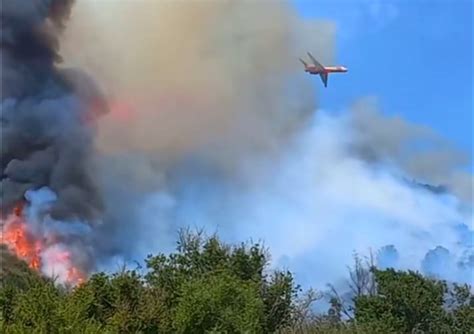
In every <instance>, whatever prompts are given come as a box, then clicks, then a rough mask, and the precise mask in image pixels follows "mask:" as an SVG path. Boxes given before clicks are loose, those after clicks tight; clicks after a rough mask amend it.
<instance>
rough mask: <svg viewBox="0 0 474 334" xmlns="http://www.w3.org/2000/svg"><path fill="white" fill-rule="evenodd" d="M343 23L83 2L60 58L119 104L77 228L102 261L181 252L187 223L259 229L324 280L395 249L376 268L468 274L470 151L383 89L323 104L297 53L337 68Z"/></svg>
mask: <svg viewBox="0 0 474 334" xmlns="http://www.w3.org/2000/svg"><path fill="white" fill-rule="evenodd" d="M131 13H133V15H130V14H131ZM334 32H335V29H334V26H333V24H332V23H330V22H311V21H302V20H301V19H299V18H298V16H297V14H296V12H295V11H294V9H293V8H292V6H291V5H290V4H289V3H284V2H278V3H272V4H271V5H270V4H269V3H265V2H259V3H256V2H249V1H232V2H231V1H209V2H169V1H133V2H131V1H130V2H126V1H121V2H118V1H100V2H99V1H87V0H85V1H81V2H80V3H78V4H77V6H76V7H75V8H74V11H73V15H72V17H71V21H70V25H69V26H68V29H67V30H66V31H65V34H64V35H63V38H62V40H61V45H62V47H61V54H62V56H63V57H64V60H65V63H66V64H67V65H73V66H77V67H80V68H84V69H87V70H88V71H89V72H90V73H94V76H95V78H96V79H97V80H98V82H99V83H100V84H101V87H103V88H104V90H105V95H106V98H107V100H108V102H109V105H110V114H108V115H107V116H106V117H104V118H101V119H100V120H99V121H98V129H99V136H98V138H97V140H96V141H95V147H94V149H95V150H92V151H94V154H92V155H90V158H91V166H90V168H89V169H88V170H90V171H93V179H94V181H95V182H94V184H95V186H96V187H97V191H98V195H99V198H101V199H102V200H103V209H104V210H103V211H101V212H102V215H101V218H102V219H101V224H96V225H94V226H93V229H92V230H90V231H89V232H87V234H86V235H87V237H84V236H83V237H82V238H84V240H88V241H87V245H88V246H89V248H88V249H89V250H90V252H91V253H92V254H94V258H95V259H97V261H98V266H99V268H110V266H112V268H113V269H115V268H116V267H117V261H119V260H121V259H123V260H126V261H133V260H140V259H142V258H143V257H144V256H146V255H147V254H148V253H150V252H157V251H168V250H171V249H172V248H173V246H174V240H175V237H176V231H177V229H178V228H180V227H186V226H192V227H205V228H206V229H207V231H209V232H214V231H217V232H218V233H219V234H220V235H221V236H222V237H223V238H224V239H226V240H228V241H241V240H242V239H248V238H253V239H254V240H255V239H263V240H264V242H265V244H266V245H267V246H269V247H270V250H271V252H272V254H273V256H274V258H273V264H276V265H283V266H288V267H289V269H291V270H293V271H295V272H296V274H297V277H298V279H299V280H300V281H302V282H303V283H304V284H308V285H313V286H315V287H321V286H323V285H324V284H326V283H327V282H331V281H335V280H338V279H340V278H341V277H343V276H344V275H345V270H346V269H345V268H346V265H348V264H351V257H352V252H353V251H359V252H363V253H364V252H366V251H368V249H369V248H371V249H373V250H377V249H379V248H381V247H384V246H387V247H385V248H383V249H384V250H385V252H387V251H388V250H391V251H392V253H393V252H395V253H396V254H397V256H389V255H390V254H388V255H387V253H381V255H380V256H379V258H380V261H381V262H383V261H385V262H387V261H388V262H391V263H392V264H391V265H394V266H397V267H400V268H413V269H420V270H424V271H429V272H431V273H434V274H437V275H441V276H442V277H446V278H449V279H454V280H461V281H466V280H467V281H469V280H471V278H470V277H469V275H468V273H469V265H472V261H471V262H469V259H470V258H472V229H473V226H472V175H471V174H468V173H465V172H463V171H462V169H460V167H462V166H463V164H464V163H465V161H466V159H469V157H468V156H467V155H466V154H464V153H463V152H458V151H457V150H455V149H453V148H452V147H450V146H449V144H448V143H446V142H445V141H443V140H442V139H440V138H438V137H437V136H436V135H435V134H433V133H432V132H431V131H430V130H429V129H425V128H423V127H420V126H417V125H414V124H410V123H407V122H406V121H404V120H402V119H396V118H387V117H386V116H384V115H383V114H382V113H381V112H380V111H379V110H378V107H377V105H376V103H375V102H374V101H373V100H372V99H361V100H360V101H359V102H358V103H356V104H355V105H354V106H350V107H348V108H347V109H348V110H346V111H345V112H344V113H343V114H342V115H334V114H331V113H329V112H327V111H323V110H318V107H317V105H316V103H315V102H314V97H313V95H314V93H313V91H314V87H312V85H311V84H310V80H308V78H307V77H306V76H304V73H302V71H301V68H300V67H299V65H300V64H299V63H298V62H297V57H298V56H300V55H301V54H302V53H303V52H305V51H306V48H307V49H308V50H312V51H313V50H314V51H313V52H314V54H315V56H316V57H318V58H320V59H321V61H323V62H325V63H330V62H331V59H332V50H333V44H334ZM81 91H84V90H81ZM83 94H84V93H83ZM317 110H318V111H317ZM316 111H317V112H316ZM91 138H92V137H91ZM420 143H421V145H420ZM84 147H88V148H91V147H90V146H84ZM415 147H417V149H414V148H415ZM440 147H442V148H443V149H442V150H440V149H439V148H440ZM417 180H418V181H420V182H422V183H428V184H430V183H432V184H434V185H438V184H442V185H444V186H446V187H447V189H448V190H449V191H448V192H444V191H438V190H436V188H430V187H427V186H424V185H422V184H419V183H417V182H415V181H417ZM53 191H55V192H57V190H56V189H53ZM40 194H43V195H45V194H46V193H44V192H40ZM58 198H60V196H58ZM94 202H95V201H94ZM38 203H44V200H43V201H38ZM86 203H87V202H86ZM75 226H76V225H75ZM390 245H393V246H392V248H390V247H391V246H390ZM438 246H441V247H444V248H443V249H446V250H448V252H449V255H448V256H446V254H445V253H446V252H443V251H440V250H437V249H439V248H436V247H438ZM394 249H395V251H394ZM430 251H431V252H430ZM428 252H429V254H428V255H427V253H428ZM384 254H385V255H384ZM392 255H393V254H392ZM443 261H444V262H445V261H451V262H452V263H453V266H452V267H451V268H454V269H455V270H451V271H450V272H447V271H446V270H444V269H443V267H440V266H437V263H438V262H443ZM444 262H443V263H444ZM459 262H460V264H459ZM469 263H471V264H469Z"/></svg>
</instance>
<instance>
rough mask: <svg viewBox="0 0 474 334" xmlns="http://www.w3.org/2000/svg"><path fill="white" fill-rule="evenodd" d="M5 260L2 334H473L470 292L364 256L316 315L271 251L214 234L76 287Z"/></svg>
mask: <svg viewBox="0 0 474 334" xmlns="http://www.w3.org/2000/svg"><path fill="white" fill-rule="evenodd" d="M1 261H2V263H1V266H2V271H1V272H0V274H1V286H0V326H1V327H0V328H1V332H3V333H48V334H49V333H474V331H473V328H474V296H473V294H472V293H471V290H470V287H469V286H461V285H448V284H447V283H446V282H443V281H438V280H432V279H429V278H427V277H423V276H422V275H420V274H419V273H416V272H403V271H395V270H392V269H388V270H378V269H376V268H374V267H369V266H366V265H364V264H363V263H362V262H361V261H360V260H359V259H357V258H356V265H355V267H354V268H353V270H352V271H351V272H350V275H349V282H350V287H351V290H352V298H351V300H349V302H347V301H346V299H345V298H342V297H340V295H339V294H338V292H337V291H336V289H332V292H331V293H330V301H331V303H330V304H331V307H330V308H329V310H328V311H327V312H326V313H325V314H315V313H314V312H312V311H311V310H312V308H311V305H312V303H313V302H314V301H315V300H317V299H318V298H321V297H322V294H320V293H315V292H313V291H309V292H305V293H304V292H303V291H301V289H300V288H299V287H298V285H297V284H296V283H295V282H294V279H293V276H292V274H291V273H290V272H287V271H270V269H269V268H268V254H267V252H266V251H265V249H264V248H263V247H261V246H260V245H259V244H240V245H226V244H224V243H223V242H221V241H220V240H219V239H218V238H217V237H215V236H213V237H204V236H202V235H201V234H190V233H187V232H184V233H182V234H180V238H179V241H178V244H177V248H176V251H175V252H174V253H172V254H169V255H165V254H158V255H155V256H149V257H148V258H147V259H146V266H147V268H146V270H141V269H140V268H138V269H136V270H128V269H123V270H121V271H119V272H117V273H115V274H112V275H108V274H105V273H98V274H95V275H93V276H92V277H91V278H90V279H89V280H88V281H87V282H85V283H83V284H82V285H80V286H79V287H76V288H73V289H72V288H67V287H64V286H59V285H57V284H54V282H53V281H52V280H50V279H47V278H44V277H41V276H40V275H38V274H36V273H34V272H31V271H30V270H29V269H28V267H27V266H26V264H24V263H22V262H20V261H18V260H16V259H15V258H13V257H12V256H11V255H9V254H8V253H7V252H6V250H5V249H2V253H1ZM314 274H315V275H317V274H318V270H317V268H314Z"/></svg>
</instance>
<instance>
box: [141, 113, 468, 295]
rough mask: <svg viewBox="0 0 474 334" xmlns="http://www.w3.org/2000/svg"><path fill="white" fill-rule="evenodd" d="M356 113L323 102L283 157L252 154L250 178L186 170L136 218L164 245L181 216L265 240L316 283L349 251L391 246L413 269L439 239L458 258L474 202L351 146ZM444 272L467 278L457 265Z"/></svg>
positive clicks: (234, 237)
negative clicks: (337, 111) (329, 108)
mask: <svg viewBox="0 0 474 334" xmlns="http://www.w3.org/2000/svg"><path fill="white" fill-rule="evenodd" d="M351 116H353V114H352V115H351V114H349V115H347V114H346V115H340V116H333V115H331V114H330V113H328V112H324V111H320V112H319V113H318V114H317V115H315V118H314V120H313V122H312V123H311V124H309V125H308V127H307V128H306V129H305V130H304V131H303V132H302V133H300V134H299V135H297V136H296V138H295V140H294V142H293V143H292V144H291V145H289V146H288V147H286V148H283V149H282V154H281V155H280V156H279V157H278V158H277V159H275V158H268V159H265V158H263V159H260V161H255V160H253V161H248V163H247V164H246V166H245V167H243V168H242V170H241V177H242V179H243V180H244V182H240V183H238V184H236V183H234V182H232V181H230V182H227V181H225V180H220V179H219V177H214V178H212V179H210V180H206V181H203V180H202V178H200V177H199V176H198V175H195V174H194V175H193V172H189V173H185V175H184V176H183V177H184V179H183V180H181V181H180V182H181V183H182V184H186V186H185V187H184V188H179V187H178V189H177V190H176V191H175V192H168V193H163V192H161V194H160V193H157V195H153V196H150V197H149V198H148V200H147V201H145V202H144V203H143V208H142V210H143V211H144V212H146V214H145V215H144V217H145V218H144V219H143V220H138V221H137V222H138V223H139V222H140V221H142V222H143V224H146V225H145V226H146V231H147V232H146V233H147V234H149V235H150V232H151V231H153V230H154V229H156V233H151V235H153V236H161V237H163V238H164V239H161V238H160V239H159V240H167V238H168V240H167V241H166V244H168V245H169V243H170V240H172V239H171V238H173V237H174V235H173V233H171V234H170V233H169V232H168V233H166V232H165V233H164V231H163V228H164V226H177V224H180V225H181V226H187V225H191V226H196V227H200V226H204V227H206V228H207V230H208V231H211V232H213V231H215V230H216V229H217V232H218V233H219V234H220V235H221V236H222V237H223V238H224V239H226V240H228V241H239V240H242V239H249V238H252V239H254V240H260V239H261V240H264V242H265V244H266V245H267V246H268V247H269V248H270V250H271V253H272V254H273V263H274V264H276V265H285V266H288V267H289V269H291V270H294V271H296V274H297V276H298V277H299V278H300V279H301V280H302V281H304V283H306V284H309V285H313V286H316V287H322V286H324V284H326V283H328V282H331V281H334V280H337V279H340V278H341V277H343V276H344V275H345V273H346V266H347V265H350V264H352V254H353V251H358V252H361V253H363V254H366V253H367V252H368V251H369V249H372V250H374V251H376V250H377V249H379V248H381V247H383V246H385V245H394V246H395V248H396V249H397V250H398V252H399V255H400V256H399V260H398V263H397V267H399V268H410V269H417V270H421V269H423V268H422V266H421V265H422V261H423V258H424V257H425V255H426V253H427V252H428V251H429V250H431V249H434V248H435V247H437V246H442V247H444V248H446V249H449V251H450V252H451V254H452V255H453V256H454V257H455V258H456V259H457V260H460V259H461V257H462V256H463V254H464V252H465V251H467V250H468V249H469V245H466V244H462V243H461V238H460V235H459V233H458V230H457V228H458V226H460V225H462V224H464V225H465V226H468V230H469V231H471V232H472V219H473V217H472V211H468V212H463V211H461V210H460V203H461V202H460V200H459V199H458V198H456V197H455V196H453V195H450V194H437V193H435V192H433V191H431V190H429V189H427V188H424V187H422V186H420V185H417V184H410V183H408V182H407V181H405V180H404V177H403V176H404V172H403V171H401V170H400V169H399V168H398V167H397V166H396V165H392V166H390V165H386V164H377V165H374V164H372V163H368V162H366V161H364V160H363V159H361V158H359V157H358V156H357V155H355V154H353V151H352V149H351V145H352V144H353V143H354V142H355V140H356V133H355V130H354V127H353V124H354V123H353V122H354V119H351ZM152 221H154V222H156V223H155V224H154V225H153V223H152ZM170 221H171V222H170ZM151 238H153V239H154V237H151ZM144 241H145V243H146V238H144ZM150 244H152V242H150ZM155 244H156V243H155ZM159 248H160V245H158V247H157V249H156V250H159ZM441 275H442V276H443V277H444V278H451V279H456V280H461V281H470V277H469V276H468V275H466V272H463V271H461V270H459V271H458V272H451V271H448V269H446V270H445V271H444V272H442V273H441Z"/></svg>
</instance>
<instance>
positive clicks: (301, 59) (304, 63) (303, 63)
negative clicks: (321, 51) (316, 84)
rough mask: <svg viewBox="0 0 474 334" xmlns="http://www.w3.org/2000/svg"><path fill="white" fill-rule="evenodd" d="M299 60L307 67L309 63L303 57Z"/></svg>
mask: <svg viewBox="0 0 474 334" xmlns="http://www.w3.org/2000/svg"><path fill="white" fill-rule="evenodd" d="M299 60H300V62H302V63H303V65H304V67H307V66H308V64H306V62H305V61H304V60H303V59H301V58H299Z"/></svg>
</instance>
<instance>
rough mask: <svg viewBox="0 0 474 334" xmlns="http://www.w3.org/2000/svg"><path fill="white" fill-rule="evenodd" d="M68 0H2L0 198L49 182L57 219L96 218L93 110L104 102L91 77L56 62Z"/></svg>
mask: <svg viewBox="0 0 474 334" xmlns="http://www.w3.org/2000/svg"><path fill="white" fill-rule="evenodd" d="M73 3H74V1H73V0H41V1H39V0H38V1H33V0H21V1H19V0H5V1H2V6H1V61H2V74H1V77H2V81H1V109H0V121H1V155H0V157H1V160H0V161H1V169H2V178H1V202H0V203H1V204H0V211H1V212H2V214H3V215H5V214H8V213H9V212H10V211H11V210H12V207H13V206H15V205H16V204H17V203H18V202H21V201H23V199H24V194H25V192H26V191H27V190H35V189H39V188H41V187H48V188H50V189H51V190H52V191H53V192H54V193H55V194H56V195H57V201H56V202H55V203H54V205H53V206H52V208H51V212H50V214H51V217H52V218H53V219H56V220H66V219H80V220H93V219H96V218H98V217H100V213H101V211H102V209H103V205H102V203H101V199H100V196H99V195H98V192H97V189H96V187H95V185H94V178H93V175H94V170H93V166H92V163H91V158H92V154H93V151H94V149H93V141H92V139H93V136H94V125H95V117H96V116H98V115H99V114H101V113H104V112H106V109H107V108H106V103H105V100H104V98H103V97H102V96H101V94H100V92H99V90H98V89H97V88H96V85H95V84H94V82H93V81H92V80H91V79H90V78H89V77H88V76H87V75H86V74H84V73H83V72H81V71H79V70H76V69H61V68H59V67H58V64H59V63H60V62H61V57H60V56H59V54H58V52H59V42H58V37H59V34H60V33H61V32H62V30H63V28H64V27H65V22H66V21H67V19H68V17H69V14H70V11H71V7H72V6H73Z"/></svg>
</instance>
